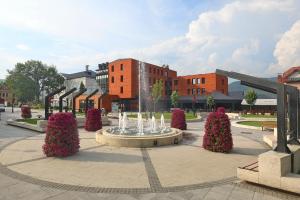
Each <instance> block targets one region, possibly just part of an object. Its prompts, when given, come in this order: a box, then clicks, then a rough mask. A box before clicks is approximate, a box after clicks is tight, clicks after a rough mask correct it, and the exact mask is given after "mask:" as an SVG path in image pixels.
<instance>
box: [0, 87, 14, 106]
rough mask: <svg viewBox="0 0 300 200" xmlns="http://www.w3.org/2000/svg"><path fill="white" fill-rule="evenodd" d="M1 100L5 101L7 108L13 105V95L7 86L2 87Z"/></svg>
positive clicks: (0, 91) (0, 90) (0, 88)
mask: <svg viewBox="0 0 300 200" xmlns="http://www.w3.org/2000/svg"><path fill="white" fill-rule="evenodd" d="M0 98H1V99H4V104H5V106H11V104H12V103H13V94H12V93H11V92H10V90H9V88H8V87H7V85H5V84H1V85H0Z"/></svg>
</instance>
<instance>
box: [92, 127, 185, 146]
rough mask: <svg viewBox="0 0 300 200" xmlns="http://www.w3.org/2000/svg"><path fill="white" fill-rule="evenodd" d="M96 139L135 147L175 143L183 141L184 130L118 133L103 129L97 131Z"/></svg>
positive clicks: (106, 143) (101, 141)
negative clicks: (158, 132) (149, 133)
mask: <svg viewBox="0 0 300 200" xmlns="http://www.w3.org/2000/svg"><path fill="white" fill-rule="evenodd" d="M96 141H97V142H98V143H100V144H104V145H109V146H116V147H133V148H144V147H155V146H164V145H173V144H179V143H180V142H181V141H182V131H181V130H179V129H175V128H171V129H170V132H168V133H164V134H157V135H155V134H154V135H121V134H118V135H116V134H111V133H109V132H108V131H107V130H106V129H101V130H99V131H97V132H96Z"/></svg>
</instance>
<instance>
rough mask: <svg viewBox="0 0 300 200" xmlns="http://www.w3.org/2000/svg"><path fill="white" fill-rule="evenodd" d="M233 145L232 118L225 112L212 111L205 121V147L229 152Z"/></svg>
mask: <svg viewBox="0 0 300 200" xmlns="http://www.w3.org/2000/svg"><path fill="white" fill-rule="evenodd" d="M232 147H233V142H232V136H231V130H230V120H229V118H228V116H227V115H226V114H225V113H224V112H212V113H210V114H209V115H208V117H207V120H206V123H205V134H204V136H203V148H204V149H207V150H210V151H215V152H224V153H225V152H229V151H230V150H231V149H232Z"/></svg>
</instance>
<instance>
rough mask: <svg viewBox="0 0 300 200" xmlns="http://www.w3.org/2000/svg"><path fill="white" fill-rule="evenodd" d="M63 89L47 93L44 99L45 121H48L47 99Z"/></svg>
mask: <svg viewBox="0 0 300 200" xmlns="http://www.w3.org/2000/svg"><path fill="white" fill-rule="evenodd" d="M64 89H66V87H65V86H64V87H61V88H59V89H58V90H55V91H53V92H51V93H49V94H48V95H47V96H46V97H45V119H46V120H48V118H49V99H50V97H53V96H54V95H56V94H58V93H60V92H61V91H63V90H64Z"/></svg>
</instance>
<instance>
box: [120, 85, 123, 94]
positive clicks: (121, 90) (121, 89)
mask: <svg viewBox="0 0 300 200" xmlns="http://www.w3.org/2000/svg"><path fill="white" fill-rule="evenodd" d="M120 93H121V94H123V86H122V87H120Z"/></svg>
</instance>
